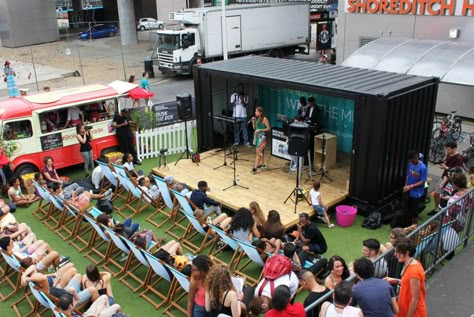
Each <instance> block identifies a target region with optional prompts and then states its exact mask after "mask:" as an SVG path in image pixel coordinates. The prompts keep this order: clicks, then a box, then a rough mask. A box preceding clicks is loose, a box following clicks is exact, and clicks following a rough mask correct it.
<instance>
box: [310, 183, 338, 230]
mask: <svg viewBox="0 0 474 317" xmlns="http://www.w3.org/2000/svg"><path fill="white" fill-rule="evenodd" d="M320 188H321V183H320V182H319V181H316V182H314V183H313V188H311V190H310V191H309V197H310V199H311V205H312V206H313V209H314V211H315V212H316V214H317V215H318V217H323V220H324V222H325V223H326V224H327V225H328V228H333V227H334V224H332V223H331V221H330V220H329V216H328V207H326V206H325V205H323V200H322V198H321V193H320V192H319V189H320Z"/></svg>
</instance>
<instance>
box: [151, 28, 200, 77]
mask: <svg viewBox="0 0 474 317" xmlns="http://www.w3.org/2000/svg"><path fill="white" fill-rule="evenodd" d="M199 43H200V39H199V32H198V30H197V29H195V28H180V29H173V30H170V29H168V30H163V31H158V40H157V45H156V47H155V50H156V55H157V57H158V59H157V60H158V69H159V70H160V71H161V72H163V73H175V74H180V75H181V74H189V73H190V72H191V67H192V65H193V64H194V63H195V62H196V58H197V56H198V52H199V50H200V44H199Z"/></svg>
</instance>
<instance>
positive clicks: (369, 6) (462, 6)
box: [345, 0, 474, 16]
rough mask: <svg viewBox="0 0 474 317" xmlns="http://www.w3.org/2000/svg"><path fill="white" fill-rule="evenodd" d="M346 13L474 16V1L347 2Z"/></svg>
mask: <svg viewBox="0 0 474 317" xmlns="http://www.w3.org/2000/svg"><path fill="white" fill-rule="evenodd" d="M345 9H346V12H349V13H379V14H380V13H381V14H398V15H406V14H411V15H441V16H473V12H474V0H457V1H456V0H346V8H345Z"/></svg>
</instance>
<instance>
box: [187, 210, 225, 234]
mask: <svg viewBox="0 0 474 317" xmlns="http://www.w3.org/2000/svg"><path fill="white" fill-rule="evenodd" d="M194 217H196V219H197V221H199V223H200V224H201V226H202V228H203V229H204V231H206V232H207V231H209V229H210V227H209V226H208V224H207V219H206V218H207V217H206V213H205V212H204V210H202V209H199V208H198V209H196V210H194ZM231 222H232V218H231V217H229V216H227V214H226V213H221V214H220V215H219V216H217V217H216V218H214V219H212V220H211V224H212V225H213V226H215V227H218V228H221V229H222V230H223V231H227V230H228V229H229V228H228V227H229V225H230V224H231ZM211 234H214V233H213V232H211Z"/></svg>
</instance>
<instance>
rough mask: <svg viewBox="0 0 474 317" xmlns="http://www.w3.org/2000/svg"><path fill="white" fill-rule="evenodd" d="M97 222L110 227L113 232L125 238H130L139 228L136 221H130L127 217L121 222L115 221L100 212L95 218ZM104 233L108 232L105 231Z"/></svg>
mask: <svg viewBox="0 0 474 317" xmlns="http://www.w3.org/2000/svg"><path fill="white" fill-rule="evenodd" d="M96 220H97V222H98V223H100V224H101V225H103V226H105V227H107V228H110V229H112V230H113V231H114V232H116V233H118V234H120V235H121V236H123V237H124V238H126V239H130V237H131V236H133V234H134V233H135V232H137V230H138V229H139V228H140V225H139V224H138V223H134V222H132V219H130V218H127V219H125V220H124V221H123V222H115V220H114V219H113V218H112V217H111V216H110V215H107V214H106V213H104V212H103V213H101V214H100V215H98V216H97V218H96ZM105 234H108V232H107V231H106V232H105Z"/></svg>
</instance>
